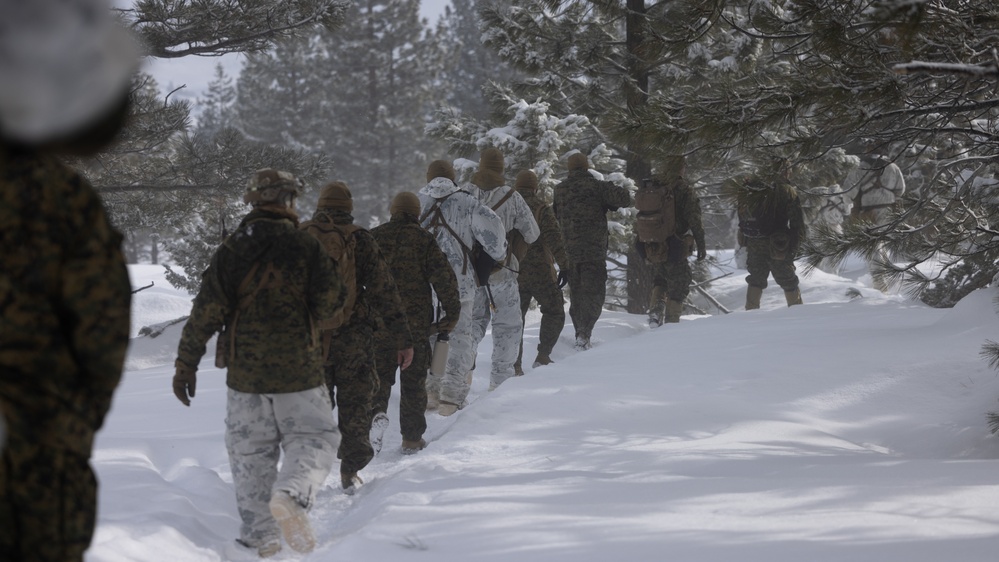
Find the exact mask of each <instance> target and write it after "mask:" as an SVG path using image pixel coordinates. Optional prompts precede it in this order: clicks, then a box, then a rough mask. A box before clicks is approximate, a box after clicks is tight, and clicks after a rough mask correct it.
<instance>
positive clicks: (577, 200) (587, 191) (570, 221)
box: [552, 154, 632, 347]
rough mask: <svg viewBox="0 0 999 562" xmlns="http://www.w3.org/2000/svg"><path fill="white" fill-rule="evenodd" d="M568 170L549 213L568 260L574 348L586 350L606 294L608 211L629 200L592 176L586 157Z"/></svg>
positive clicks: (622, 190)
mask: <svg viewBox="0 0 999 562" xmlns="http://www.w3.org/2000/svg"><path fill="white" fill-rule="evenodd" d="M577 155H578V154H577ZM577 155H574V156H577ZM580 156H581V155H580ZM569 168H570V169H569V177H568V178H566V179H565V180H563V181H562V183H560V184H558V185H557V186H555V197H554V201H553V202H552V210H553V211H555V218H557V219H558V222H559V227H560V228H561V229H562V239H563V240H564V241H565V250H566V254H567V255H568V256H569V263H570V268H569V316H570V318H572V325H573V327H574V328H575V330H576V339H577V344H580V343H582V344H583V345H582V346H581V347H588V346H589V340H590V336H591V335H592V333H593V326H594V325H596V323H597V319H598V318H600V313H601V311H602V310H603V305H604V299H605V298H606V296H607V245H608V233H607V212H608V211H614V210H617V209H620V208H622V207H630V206H631V205H632V202H631V194H629V193H628V190H627V189H625V188H623V187H620V186H617V185H615V184H614V183H612V182H609V181H601V180H598V179H596V178H595V177H593V175H592V174H590V172H589V171H588V170H587V167H586V161H585V157H584V158H583V159H582V163H581V164H576V165H573V163H572V162H570V166H569ZM580 340H582V341H580Z"/></svg>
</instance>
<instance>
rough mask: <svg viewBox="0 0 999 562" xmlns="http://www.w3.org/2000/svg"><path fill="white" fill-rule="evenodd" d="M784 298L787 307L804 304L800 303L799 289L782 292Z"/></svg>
mask: <svg viewBox="0 0 999 562" xmlns="http://www.w3.org/2000/svg"><path fill="white" fill-rule="evenodd" d="M784 298H785V299H786V300H787V305H788V306H794V305H796V304H804V303H802V302H801V289H795V290H793V291H784Z"/></svg>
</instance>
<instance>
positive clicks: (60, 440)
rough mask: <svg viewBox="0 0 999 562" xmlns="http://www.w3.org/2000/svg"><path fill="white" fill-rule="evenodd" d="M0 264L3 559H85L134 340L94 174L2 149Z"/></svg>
mask: <svg viewBox="0 0 999 562" xmlns="http://www.w3.org/2000/svg"><path fill="white" fill-rule="evenodd" d="M0 263H2V264H3V267H2V269H0V315H2V317H3V321H2V322H0V411H2V412H3V422H5V423H6V426H7V441H6V445H5V446H4V447H3V462H2V463H0V560H46V561H53V562H55V561H58V562H64V561H67V560H82V559H83V553H84V551H85V550H86V549H87V547H88V546H89V544H90V540H91V536H92V535H93V530H94V523H95V518H96V517H95V516H96V508H97V481H96V479H95V477H94V473H93V471H92V469H91V467H90V464H89V459H90V455H91V451H92V449H93V441H94V434H95V433H96V432H97V430H99V429H100V428H101V425H102V424H103V422H104V417H105V415H106V414H107V412H108V408H109V407H110V405H111V397H112V394H113V392H114V389H115V387H116V386H117V385H118V382H119V379H120V377H121V371H122V367H123V364H124V361H125V350H126V348H127V346H128V335H129V306H130V301H131V286H130V284H129V279H128V272H127V270H126V268H125V261H124V258H123V257H122V253H121V235H120V234H118V232H116V231H115V230H114V229H113V228H112V227H111V225H110V223H109V222H108V218H107V215H106V214H105V212H104V208H103V207H102V205H101V202H100V199H99V198H98V196H97V194H96V193H95V192H94V190H93V189H92V188H91V187H90V185H89V184H88V183H87V182H86V180H84V179H83V178H82V177H80V176H79V175H78V174H76V173H75V172H73V171H71V170H70V169H68V168H67V167H66V166H64V165H62V164H61V163H60V162H59V161H58V160H57V159H56V158H55V157H51V156H45V155H41V154H39V153H36V152H33V151H31V150H29V149H14V148H11V147H10V146H8V145H5V144H0ZM0 425H2V424H0Z"/></svg>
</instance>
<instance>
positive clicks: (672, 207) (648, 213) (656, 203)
mask: <svg viewBox="0 0 999 562" xmlns="http://www.w3.org/2000/svg"><path fill="white" fill-rule="evenodd" d="M635 209H636V210H638V215H637V216H636V218H635V233H636V234H637V235H638V240H639V241H641V242H643V243H645V244H665V243H666V242H667V241H668V240H669V239H670V238H671V237H672V236H673V235H674V234H676V199H675V196H674V194H673V187H672V186H670V185H665V184H663V183H662V182H659V181H656V180H653V179H646V180H645V181H643V182H642V187H640V188H639V189H638V192H637V193H635Z"/></svg>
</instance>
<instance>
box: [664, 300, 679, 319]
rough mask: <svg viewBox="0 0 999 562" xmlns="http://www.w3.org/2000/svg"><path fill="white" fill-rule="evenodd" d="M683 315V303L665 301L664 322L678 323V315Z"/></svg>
mask: <svg viewBox="0 0 999 562" xmlns="http://www.w3.org/2000/svg"><path fill="white" fill-rule="evenodd" d="M682 313H683V303H682V302H679V301H675V300H672V299H670V300H668V301H666V322H667V323H676V322H679V321H680V314H682Z"/></svg>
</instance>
